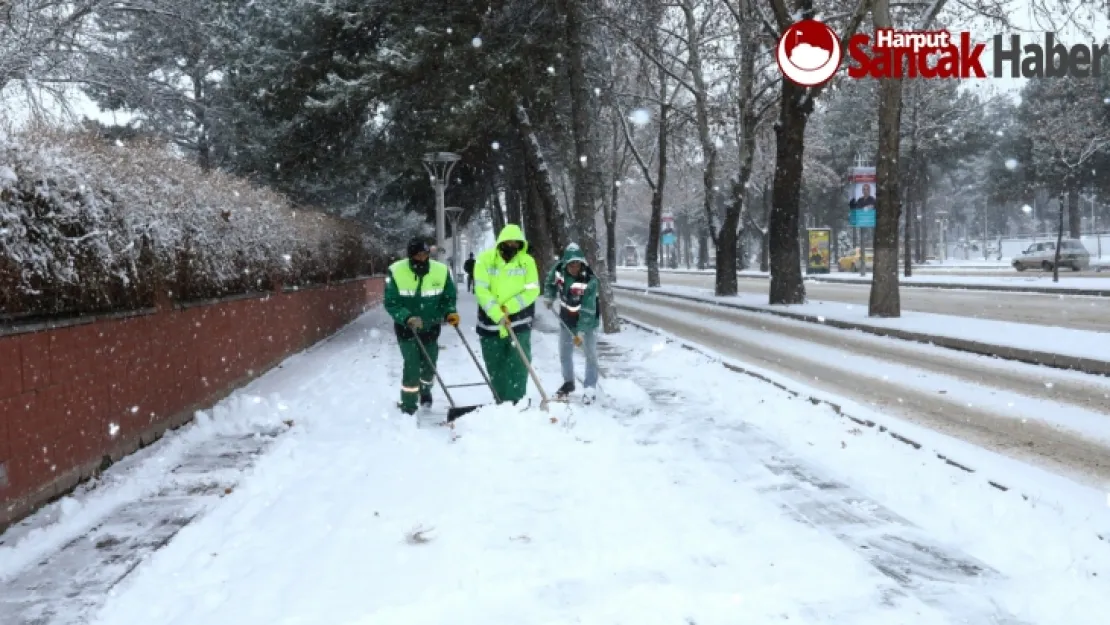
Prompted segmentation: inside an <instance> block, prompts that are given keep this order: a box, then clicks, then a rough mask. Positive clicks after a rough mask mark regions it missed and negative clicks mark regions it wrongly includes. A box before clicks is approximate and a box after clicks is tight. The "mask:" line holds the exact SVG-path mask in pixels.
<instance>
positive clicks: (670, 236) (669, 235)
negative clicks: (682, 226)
mask: <svg viewBox="0 0 1110 625" xmlns="http://www.w3.org/2000/svg"><path fill="white" fill-rule="evenodd" d="M677 239H678V235H676V234H675V233H673V232H665V233H663V245H674V243H675V241H676V240H677Z"/></svg>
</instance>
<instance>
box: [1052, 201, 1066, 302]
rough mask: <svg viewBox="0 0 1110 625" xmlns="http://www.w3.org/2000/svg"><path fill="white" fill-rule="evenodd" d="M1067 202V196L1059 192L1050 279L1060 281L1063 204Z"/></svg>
mask: <svg viewBox="0 0 1110 625" xmlns="http://www.w3.org/2000/svg"><path fill="white" fill-rule="evenodd" d="M1065 202H1067V196H1066V195H1065V194H1063V193H1061V194H1060V204H1059V206H1060V208H1059V210H1058V211H1057V215H1058V216H1057V219H1058V222H1057V224H1056V255H1055V257H1054V258H1053V259H1052V281H1053V282H1059V281H1060V245H1061V244H1062V243H1063V242H1064V208H1065V206H1064V204H1065Z"/></svg>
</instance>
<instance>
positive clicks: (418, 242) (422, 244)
mask: <svg viewBox="0 0 1110 625" xmlns="http://www.w3.org/2000/svg"><path fill="white" fill-rule="evenodd" d="M420 252H428V253H429V254H430V253H431V252H432V250H431V248H429V247H428V242H427V241H425V240H424V238H423V237H415V238H413V239H412V240H411V241H409V247H408V254H409V258H412V257H413V256H416V255H417V254H419V253H420Z"/></svg>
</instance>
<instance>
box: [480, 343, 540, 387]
mask: <svg viewBox="0 0 1110 625" xmlns="http://www.w3.org/2000/svg"><path fill="white" fill-rule="evenodd" d="M516 338H517V340H519V341H520V347H521V349H523V350H524V354H525V355H526V356H527V357H528V361H529V362H531V360H532V331H531V330H525V331H523V332H517V333H516ZM481 343H482V360H485V361H486V371H488V372H489V379H490V382H492V383H493V389H494V391H496V392H497V398H498V399H500V400H501V401H503V402H504V401H508V402H515V401H519V400H521V399H524V394H525V393H526V392H528V367H526V366H525V365H524V363H523V362H522V361H521V360H520V354H519V353H517V351H516V347H515V346H514V345H513V339H512V337H508V336H506V337H505V338H500V337H496V336H483V337H482V339H481Z"/></svg>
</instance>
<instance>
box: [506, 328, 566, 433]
mask: <svg viewBox="0 0 1110 625" xmlns="http://www.w3.org/2000/svg"><path fill="white" fill-rule="evenodd" d="M505 327H506V328H508V330H509V337H510V338H512V339H513V347H515V348H516V353H517V355H518V356H520V361H521V362H523V363H524V366H525V367H527V368H528V373H529V375H531V376H532V382H533V383H534V384H535V385H536V388H537V389H538V390H539V391H540V397H541V398H542V399H541V401H540V410H542V411H544V412H547V405H548V404H550V403H551V401H552V400H550V399H548V398H547V393H545V392H544V390H543V385H542V384H540V376H538V375H536V370H535V369H533V368H532V363H531V362H528V356H527V355H525V353H524V348H523V347H521V346H520V341H518V340H517V338H516V331H514V330H513V325H512V324H511V323H509V324H506V325H505ZM555 401H563V400H558V399H557V400H555Z"/></svg>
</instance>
